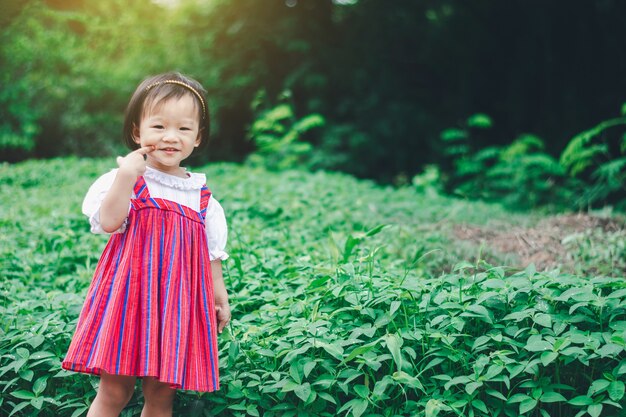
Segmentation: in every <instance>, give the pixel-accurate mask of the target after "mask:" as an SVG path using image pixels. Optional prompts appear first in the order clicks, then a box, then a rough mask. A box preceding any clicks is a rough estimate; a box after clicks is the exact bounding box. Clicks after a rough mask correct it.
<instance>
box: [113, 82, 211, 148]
mask: <svg viewBox="0 0 626 417" xmlns="http://www.w3.org/2000/svg"><path fill="white" fill-rule="evenodd" d="M185 95H190V96H191V97H193V98H194V103H195V104H196V107H197V108H198V113H199V116H200V118H199V119H200V145H204V144H206V143H207V142H208V140H209V130H210V120H209V108H208V105H207V100H206V90H205V89H204V87H202V85H201V84H200V83H199V82H198V81H196V80H194V79H193V78H190V77H187V76H185V75H182V74H181V73H178V72H167V73H165V74H160V75H155V76H154V77H149V78H146V79H145V80H143V81H142V82H141V84H139V87H137V89H136V90H135V92H134V93H133V95H132V96H131V98H130V101H129V102H128V106H127V107H126V112H125V115H124V131H123V133H122V134H123V138H124V143H126V145H127V146H128V147H129V148H130V149H138V148H139V144H138V143H136V142H135V139H134V137H133V129H134V128H135V127H139V123H140V122H141V118H142V117H143V113H144V111H145V110H146V108H148V107H150V106H153V105H155V104H159V103H161V102H162V101H164V100H168V99H170V98H181V97H183V96H185Z"/></svg>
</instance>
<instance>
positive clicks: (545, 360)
mask: <svg viewBox="0 0 626 417" xmlns="http://www.w3.org/2000/svg"><path fill="white" fill-rule="evenodd" d="M558 356H559V354H558V353H557V352H543V353H542V354H541V363H542V364H543V366H548V365H549V364H550V363H552V361H554V360H555V359H556V358H557V357H558Z"/></svg>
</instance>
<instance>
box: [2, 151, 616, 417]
mask: <svg viewBox="0 0 626 417" xmlns="http://www.w3.org/2000/svg"><path fill="white" fill-rule="evenodd" d="M114 164H115V162H114V160H91V159H76V158H64V159H55V160H48V161H28V162H24V163H20V164H14V165H9V164H2V165H0V200H1V201H3V202H10V203H6V204H4V205H3V210H1V211H0V276H2V280H0V316H1V317H3V320H2V323H0V414H1V415H3V416H4V415H7V416H8V415H10V414H11V413H13V414H12V416H32V415H40V416H59V417H78V416H81V415H85V413H86V408H87V406H88V404H90V403H91V401H92V399H93V396H94V394H95V390H94V388H96V387H97V384H98V378H96V377H91V376H87V375H81V374H75V373H70V372H65V371H61V370H60V368H59V365H60V361H61V359H62V357H63V355H64V354H65V352H66V349H67V346H68V344H69V340H70V337H71V335H72V333H73V331H74V326H75V325H76V318H77V316H78V313H79V311H80V308H81V306H82V302H83V300H84V293H85V290H86V288H87V286H88V285H89V282H90V280H91V276H92V274H93V268H94V266H95V264H96V261H97V258H98V256H99V255H100V253H101V251H102V248H103V247H104V245H105V243H106V237H104V236H96V235H92V234H91V233H90V232H89V227H88V224H87V220H86V218H84V216H82V215H81V214H80V203H81V200H82V198H83V196H84V194H85V191H86V190H87V188H88V186H89V185H90V184H91V182H92V181H93V180H94V179H95V178H96V177H97V176H98V175H99V174H101V173H103V172H106V171H107V170H108V169H109V168H111V167H112V166H114ZM194 170H195V169H194ZM197 170H199V171H203V172H206V173H207V178H209V179H210V180H209V185H210V187H211V189H212V191H213V193H214V195H215V196H216V197H217V198H218V199H219V200H220V202H221V203H222V205H223V206H224V208H225V210H226V212H227V216H228V219H229V229H230V234H229V245H228V251H229V253H230V255H231V258H230V260H228V261H227V262H225V263H224V276H225V280H226V283H227V285H228V289H229V294H230V296H231V303H232V307H233V321H232V325H231V326H230V327H229V328H228V329H227V331H225V332H224V333H223V334H222V335H221V336H220V338H219V349H220V351H219V355H220V372H221V382H222V389H221V390H220V391H219V392H216V393H212V394H208V395H207V394H198V393H193V392H180V393H178V394H177V399H176V403H175V407H176V408H175V415H189V416H203V417H204V416H215V415H220V416H242V417H243V416H245V415H253V416H254V415H259V416H260V415H263V416H297V415H303V416H304V415H307V416H335V415H346V416H361V417H365V416H371V417H392V416H414V415H417V416H429V417H430V416H439V417H448V416H457V415H466V416H469V415H474V416H488V415H489V416H493V415H497V416H536V415H541V416H543V415H545V414H546V413H548V414H550V415H552V416H557V415H572V416H574V415H576V414H577V413H583V412H585V413H588V414H590V415H598V413H600V415H620V414H619V413H622V414H623V410H622V409H621V408H620V407H623V403H624V394H623V382H624V375H626V363H625V361H626V359H624V340H625V339H626V334H624V332H626V326H625V325H624V322H625V320H626V318H625V317H626V316H625V311H626V305H625V303H626V288H625V286H624V285H625V284H624V280H623V279H622V278H606V277H603V276H601V275H598V274H594V273H593V272H594V271H595V270H594V265H595V264H597V263H600V262H603V263H605V262H606V259H607V258H606V257H605V256H604V255H603V253H604V252H603V251H604V250H601V251H593V250H591V249H584V250H583V251H581V254H583V255H584V254H587V255H584V256H582V255H581V256H580V257H579V258H578V259H579V262H580V272H581V274H580V275H571V274H568V273H562V272H559V271H558V270H554V271H547V272H539V271H535V269H534V268H533V267H532V266H529V267H528V268H526V270H524V271H511V270H508V269H507V268H506V267H500V266H493V264H489V263H487V262H485V261H484V260H481V259H482V257H481V256H478V259H476V253H477V252H478V249H477V248H475V247H474V248H471V250H467V249H462V248H461V247H459V246H458V242H457V241H456V240H454V239H451V238H450V237H449V235H448V234H447V232H448V229H449V226H450V225H452V224H455V223H460V222H470V223H475V224H477V223H481V222H483V223H484V222H486V221H488V220H489V219H507V220H508V221H510V222H513V223H515V222H517V223H522V222H524V221H526V220H527V218H528V215H520V214H516V213H511V212H508V211H505V210H503V209H502V208H501V207H500V206H497V205H489V204H485V203H482V202H469V201H464V200H456V199H452V198H449V197H445V196H441V195H438V194H433V195H429V196H427V195H425V194H423V193H417V192H415V190H414V189H412V188H411V187H404V188H400V189H394V188H392V187H381V186H377V185H375V184H373V183H371V182H368V181H359V180H356V179H354V178H352V177H349V176H347V175H342V174H337V173H328V172H323V171H320V172H316V173H307V172H304V171H299V170H290V171H284V172H271V171H267V170H265V169H262V168H251V167H249V166H238V165H234V164H214V165H211V166H207V167H201V168H198V169H197ZM594 239H596V238H595V237H594ZM597 239H598V240H599V239H601V237H597ZM611 239H613V240H610V241H609V242H607V244H611V243H612V242H613V243H616V244H617V243H618V240H619V239H620V236H619V235H615V236H613V237H611ZM596 244H597V242H596V241H595V240H594V241H593V242H592V243H590V246H589V248H592V247H593V248H596V247H597V246H595V245H596ZM605 249H606V248H605ZM615 255H616V256H617V254H615ZM463 259H467V260H472V261H471V262H469V261H463ZM616 262H617V263H616V267H618V268H619V267H620V265H621V264H620V263H619V261H617V260H616ZM606 268H609V266H606ZM589 271H591V272H592V273H589ZM596 272H601V271H596ZM585 274H587V275H589V276H586V275H585ZM613 275H615V276H620V275H618V274H617V273H615V272H614V273H613ZM142 403H143V401H142V396H141V394H140V392H139V390H138V392H137V395H135V397H134V398H133V399H132V400H131V403H130V404H129V406H128V407H127V408H126V410H125V411H124V414H123V415H124V416H139V414H140V413H141V407H142ZM340 410H341V411H340ZM485 410H487V411H485Z"/></svg>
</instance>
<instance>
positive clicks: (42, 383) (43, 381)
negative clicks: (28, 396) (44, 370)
mask: <svg viewBox="0 0 626 417" xmlns="http://www.w3.org/2000/svg"><path fill="white" fill-rule="evenodd" d="M48 378H49V377H48V376H42V377H40V378H37V380H36V381H35V383H34V384H33V392H34V393H35V395H39V394H41V393H42V392H44V390H45V389H46V385H47V380H48Z"/></svg>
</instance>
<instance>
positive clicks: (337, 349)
mask: <svg viewBox="0 0 626 417" xmlns="http://www.w3.org/2000/svg"><path fill="white" fill-rule="evenodd" d="M318 345H319V346H320V347H321V348H323V349H324V350H325V351H326V352H328V353H329V354H330V355H331V356H333V357H334V358H335V359H338V360H342V359H343V347H342V346H341V345H340V344H338V343H333V344H328V343H325V342H318Z"/></svg>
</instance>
